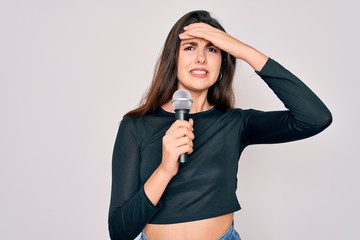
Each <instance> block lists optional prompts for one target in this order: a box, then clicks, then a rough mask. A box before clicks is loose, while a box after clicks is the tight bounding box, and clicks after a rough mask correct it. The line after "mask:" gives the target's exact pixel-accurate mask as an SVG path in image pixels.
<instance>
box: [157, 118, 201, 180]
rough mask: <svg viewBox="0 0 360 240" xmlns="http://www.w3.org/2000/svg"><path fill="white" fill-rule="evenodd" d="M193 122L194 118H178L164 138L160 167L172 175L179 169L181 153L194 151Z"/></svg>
mask: <svg viewBox="0 0 360 240" xmlns="http://www.w3.org/2000/svg"><path fill="white" fill-rule="evenodd" d="M193 123H194V121H193V120H192V119H190V120H189V121H184V120H176V121H175V122H174V123H173V124H172V125H171V126H170V128H169V129H168V130H167V131H166V133H165V136H164V137H163V139H162V161H161V164H160V166H159V167H160V168H161V169H162V170H164V171H165V172H166V173H168V174H170V175H172V176H175V175H176V174H177V171H178V169H179V163H178V159H179V157H180V155H181V154H183V153H188V154H191V153H192V152H193V139H194V137H195V136H194V133H193Z"/></svg>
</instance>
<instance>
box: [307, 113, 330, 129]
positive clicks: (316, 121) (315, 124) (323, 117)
mask: <svg viewBox="0 0 360 240" xmlns="http://www.w3.org/2000/svg"><path fill="white" fill-rule="evenodd" d="M332 121H333V118H332V114H331V112H330V111H329V110H327V109H326V111H323V112H321V113H320V112H319V113H318V114H317V115H316V117H315V116H314V118H313V121H311V122H312V124H310V126H311V127H310V128H311V129H312V131H313V133H314V134H317V133H320V132H322V131H323V130H325V129H326V128H327V127H329V126H330V125H331V123H332Z"/></svg>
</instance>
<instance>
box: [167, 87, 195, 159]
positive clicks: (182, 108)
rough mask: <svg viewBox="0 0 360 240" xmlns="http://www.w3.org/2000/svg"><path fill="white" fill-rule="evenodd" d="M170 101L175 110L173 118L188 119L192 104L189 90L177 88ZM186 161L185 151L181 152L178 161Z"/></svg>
mask: <svg viewBox="0 0 360 240" xmlns="http://www.w3.org/2000/svg"><path fill="white" fill-rule="evenodd" d="M171 103H172V106H173V108H174V110H175V119H176V120H178V119H180V120H186V121H189V112H190V109H191V105H192V97H191V94H190V93H189V91H187V90H185V89H178V90H177V91H175V92H174V94H173V98H172V101H171ZM187 161H188V155H187V153H183V154H181V155H180V157H179V163H186V162H187Z"/></svg>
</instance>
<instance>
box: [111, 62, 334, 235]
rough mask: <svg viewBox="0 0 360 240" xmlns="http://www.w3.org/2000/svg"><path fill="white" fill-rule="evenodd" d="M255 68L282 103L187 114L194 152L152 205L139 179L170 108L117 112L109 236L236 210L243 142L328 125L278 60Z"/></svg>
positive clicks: (278, 138)
mask: <svg viewBox="0 0 360 240" xmlns="http://www.w3.org/2000/svg"><path fill="white" fill-rule="evenodd" d="M257 74H258V75H259V76H260V77H261V78H262V79H263V80H264V81H265V82H266V83H267V85H268V86H269V87H270V88H271V89H272V90H273V91H274V93H275V94H276V95H277V96H278V98H279V99H280V100H281V101H282V102H283V103H284V105H285V107H286V108H287V109H288V110H282V111H271V112H264V111H259V110H253V109H247V110H243V109H239V108H236V109H231V110H228V111H226V112H224V111H220V110H218V109H217V108H216V107H214V108H212V109H210V110H208V111H205V112H200V113H195V114H190V117H191V118H193V119H194V134H195V139H194V151H193V153H192V154H191V155H189V162H188V163H185V164H182V165H180V169H179V171H178V174H177V175H176V176H175V177H174V178H173V179H172V180H171V181H170V183H169V185H168V187H167V189H166V190H165V192H164V194H163V196H162V198H161V200H160V202H159V204H158V205H157V206H153V205H152V203H151V202H150V200H149V199H148V197H147V196H146V194H145V192H144V189H143V185H144V184H145V182H146V180H147V179H148V178H149V177H150V175H151V174H152V173H153V172H154V170H155V169H156V168H157V167H158V166H159V164H160V162H161V157H162V152H161V151H162V137H163V136H164V135H165V132H166V130H167V129H168V128H169V127H170V125H171V124H172V123H173V122H174V119H175V117H174V114H173V113H169V112H166V111H164V110H163V109H158V110H157V111H155V112H153V113H150V114H147V115H145V116H142V117H129V116H125V117H124V118H123V120H122V121H121V124H120V126H119V130H118V134H117V137H116V140H115V145H114V152H113V160H112V192H111V202H110V210H109V221H108V223H109V233H110V236H111V238H112V239H134V238H135V237H136V236H137V235H138V234H139V233H140V232H141V231H142V229H143V228H144V226H145V225H146V224H147V223H153V224H169V223H179V222H187V221H194V220H200V219H205V218H211V217H216V216H220V215H224V214H227V213H231V212H234V211H237V210H239V209H240V205H239V202H238V200H237V196H236V188H237V171H238V160H239V158H240V154H241V152H242V151H243V150H244V148H245V147H246V146H249V145H252V144H270V143H282V142H289V141H295V140H299V139H304V138H307V137H310V136H313V135H315V134H317V133H319V132H321V131H322V130H324V129H325V128H326V127H327V126H329V125H330V123H331V121H332V116H331V113H330V111H329V110H328V108H327V107H326V106H325V105H324V104H323V102H322V101H321V100H320V99H319V98H318V97H317V96H316V95H315V94H314V93H313V92H312V91H311V90H310V89H309V88H308V87H307V86H306V85H305V84H304V83H303V82H302V81H300V80H299V79H298V78H297V77H296V76H294V75H293V74H292V73H290V72H289V71H288V70H286V69H285V68H284V67H283V66H281V65H280V64H279V63H277V62H276V61H274V60H272V59H269V60H268V61H267V63H266V64H265V66H264V67H263V69H262V70H261V71H260V72H257Z"/></svg>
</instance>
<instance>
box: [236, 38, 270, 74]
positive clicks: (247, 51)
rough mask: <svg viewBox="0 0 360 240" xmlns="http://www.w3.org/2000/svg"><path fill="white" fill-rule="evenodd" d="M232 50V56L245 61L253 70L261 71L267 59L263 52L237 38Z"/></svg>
mask: <svg viewBox="0 0 360 240" xmlns="http://www.w3.org/2000/svg"><path fill="white" fill-rule="evenodd" d="M233 52H234V57H236V58H237V59H241V60H243V61H245V62H247V63H248V64H249V65H250V66H251V67H252V68H253V69H254V70H255V71H261V69H262V68H263V67H264V65H265V63H266V62H267V60H268V57H267V56H266V55H265V54H263V53H262V52H260V51H258V50H256V49H255V48H253V47H251V46H249V45H247V44H245V43H243V42H241V41H239V40H237V44H236V46H235V47H234V50H233Z"/></svg>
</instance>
